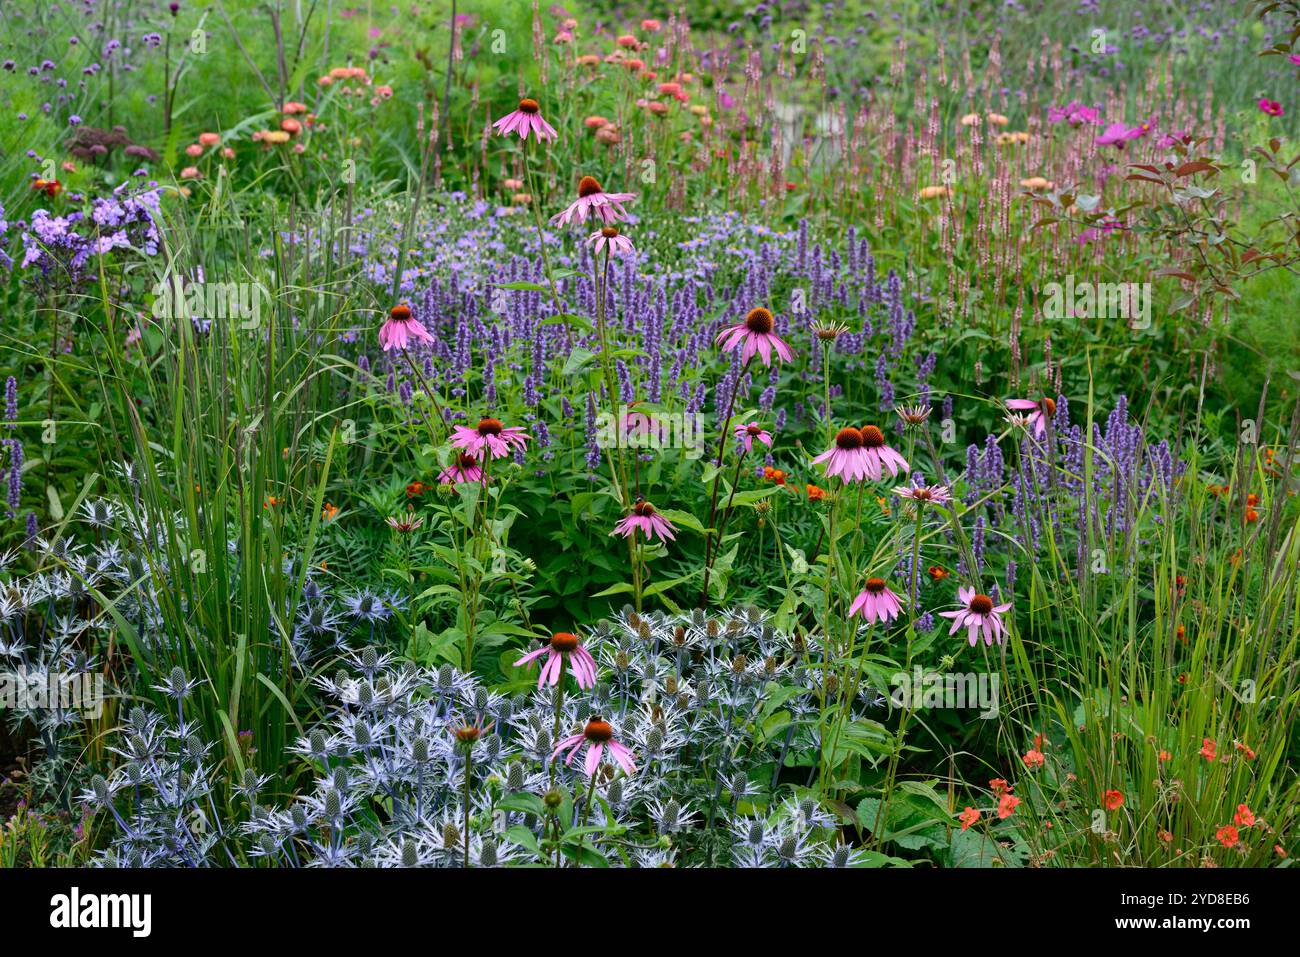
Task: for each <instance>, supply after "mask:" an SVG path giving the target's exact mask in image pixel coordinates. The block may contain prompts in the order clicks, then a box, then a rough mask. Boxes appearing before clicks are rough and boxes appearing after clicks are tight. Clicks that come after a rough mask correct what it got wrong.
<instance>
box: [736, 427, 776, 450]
mask: <svg viewBox="0 0 1300 957" xmlns="http://www.w3.org/2000/svg"><path fill="white" fill-rule="evenodd" d="M736 438H738V439H740V441H741V443H742V444H743V445H744V446H745V452H746V453H749V452H752V451H753V450H754V440H755V439H757V440H758V441H759V442H762V443H763V444H764V445H766V446H767V447H768V448H769V449H770V448H771V447H772V433H771V432H768V431H767V430H766V429H764V428H763V427H762V426H761V425H759V424H758V423H757V422H750V423H748V424H747V425H738V426H736Z"/></svg>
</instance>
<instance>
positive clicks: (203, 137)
mask: <svg viewBox="0 0 1300 957" xmlns="http://www.w3.org/2000/svg"><path fill="white" fill-rule="evenodd" d="M220 142H221V134H220V133H200V134H199V144H200V145H201V146H216V145H217V144H218V143H220Z"/></svg>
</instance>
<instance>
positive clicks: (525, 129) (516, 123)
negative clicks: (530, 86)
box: [492, 99, 559, 141]
mask: <svg viewBox="0 0 1300 957" xmlns="http://www.w3.org/2000/svg"><path fill="white" fill-rule="evenodd" d="M492 126H493V127H495V128H496V131H497V135H498V136H509V135H510V134H511V133H518V134H519V138H520V139H523V140H526V139H528V133H529V131H532V133H533V135H534V136H536V137H537V138H538V139H539V140H543V141H546V140H554V139H555V138H556V137H557V136H559V134H558V133H556V132H555V127H553V126H551V124H550V123H547V122H546V121H545V120H544V119H542V114H541V111H540V107H538V105H537V101H536V100H527V99H524V100H520V101H519V109H517V110H515V111H514V112H513V113H507V114H506V115H505V116H503V117H501V119H499V120H497V121H496V122H495V123H493V124H492Z"/></svg>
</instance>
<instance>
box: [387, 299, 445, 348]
mask: <svg viewBox="0 0 1300 957" xmlns="http://www.w3.org/2000/svg"><path fill="white" fill-rule="evenodd" d="M412 339H419V340H421V341H422V342H432V341H433V336H431V335H429V330H428V329H426V328H424V323H422V322H421V321H420V320H419V319H416V318H415V317H414V316H413V315H411V307H410V306H407V305H405V304H403V305H400V306H394V307H393V308H392V309H390V310H389V311H388V318H387V319H385V320H384V324H383V325H382V326H380V327H379V344H380V345H381V346H383V347H384V351H385V352H387V351H389V350H390V349H405V348H406V347H407V345H409V344H410V342H411V340H412Z"/></svg>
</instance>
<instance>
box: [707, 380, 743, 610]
mask: <svg viewBox="0 0 1300 957" xmlns="http://www.w3.org/2000/svg"><path fill="white" fill-rule="evenodd" d="M752 358H753V356H750V359H752ZM750 359H746V360H745V361H744V362H743V363H742V364H741V366H740V371H739V372H738V373H736V384H735V386H734V387H733V388H732V390H731V396H730V398H729V399H728V400H727V414H726V416H725V417H724V418H723V420H722V434H721V435H719V436H718V460H717V461H716V462H714V463H713V467H714V468H715V469H716V472H715V473H714V476H713V493H712V495H711V496H710V497H709V522H708V525H707V526H705V531H704V589H703V590H702V591H701V593H700V607H701V608H707V607H709V574H710V572H711V571H712V570H713V549H714V544H713V542H714V536H713V520H714V519H715V518H716V517H717V514H718V484H719V483H720V482H721V481H722V459H723V456H725V455H726V454H727V432H728V431H729V430H730V428H731V415H732V413H733V412H734V411H735V408H736V393H738V392H739V391H740V382H741V380H742V379H744V377H745V370H746V369H748V368H749V362H750ZM721 544H722V541H721V536H719V538H718V546H721Z"/></svg>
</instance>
